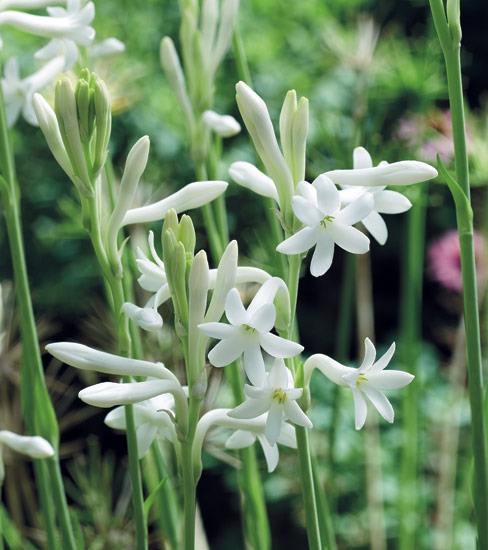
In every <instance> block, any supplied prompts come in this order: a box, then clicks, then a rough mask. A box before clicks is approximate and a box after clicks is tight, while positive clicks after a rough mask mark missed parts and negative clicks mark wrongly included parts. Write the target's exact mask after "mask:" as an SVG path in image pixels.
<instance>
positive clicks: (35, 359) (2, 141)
mask: <svg viewBox="0 0 488 550" xmlns="http://www.w3.org/2000/svg"><path fill="white" fill-rule="evenodd" d="M0 162H1V164H0V173H1V175H2V176H3V179H2V181H0V193H1V196H2V201H3V208H4V211H5V221H6V225H7V234H8V240H9V245H10V252H11V258H12V265H13V272H14V281H15V291H16V297H17V306H18V310H19V324H20V332H21V339H22V363H21V380H22V382H21V399H22V410H23V413H24V419H25V423H26V425H27V428H28V430H29V432H30V434H31V435H35V434H38V435H41V436H42V437H44V438H45V439H47V440H49V441H50V442H51V444H52V445H53V447H54V448H55V449H57V448H58V446H59V427H58V424H57V420H56V415H55V412H54V408H53V406H52V403H51V399H50V397H49V392H48V390H47V387H46V382H45V378H44V369H43V365H42V359H41V354H40V351H39V340H38V338H37V331H36V324H35V318H34V311H33V307H32V301H31V296H30V290H29V281H28V277H27V265H26V260H25V251H24V242H23V237H22V224H21V215H20V188H19V186H18V184H17V178H16V173H15V163H14V157H13V152H12V148H11V144H10V136H9V132H8V127H7V118H6V112H5V103H4V99H3V93H2V90H1V86H0ZM34 405H36V408H34ZM54 460H56V461H57V463H58V467H59V455H58V453H56V455H55V458H54ZM34 472H35V477H36V482H37V486H38V488H39V492H40V493H41V498H40V502H41V507H42V516H43V519H44V521H45V526H46V530H47V536H48V542H49V544H50V545H52V548H57V541H56V534H55V520H54V512H53V510H52V509H51V507H50V506H49V497H48V494H47V493H48V491H49V487H50V486H52V485H53V484H54V485H56V486H57V487H58V488H60V491H61V493H62V495H60V498H59V501H58V504H59V508H58V510H59V513H60V521H61V523H62V530H63V544H64V547H65V548H66V550H74V549H75V548H76V544H75V539H74V534H73V528H72V526H71V522H70V518H69V513H68V505H67V502H66V496H65V493H64V488H63V486H62V479H60V478H59V479H58V478H56V479H49V472H48V470H47V468H45V467H44V466H43V465H41V466H36V467H35V469H34ZM50 547H51V546H50Z"/></svg>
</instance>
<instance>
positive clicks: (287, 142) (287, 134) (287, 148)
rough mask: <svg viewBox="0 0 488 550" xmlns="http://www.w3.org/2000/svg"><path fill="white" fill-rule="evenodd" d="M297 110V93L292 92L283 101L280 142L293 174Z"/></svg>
mask: <svg viewBox="0 0 488 550" xmlns="http://www.w3.org/2000/svg"><path fill="white" fill-rule="evenodd" d="M296 110H297V93H296V92H295V90H290V91H289V92H288V93H287V94H286V97H285V101H283V107H282V108H281V113H280V140H281V148H282V149H283V156H284V157H285V160H286V164H288V168H289V169H290V170H291V171H292V172H293V137H292V129H293V118H294V117H295V113H296Z"/></svg>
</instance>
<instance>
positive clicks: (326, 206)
mask: <svg viewBox="0 0 488 550" xmlns="http://www.w3.org/2000/svg"><path fill="white" fill-rule="evenodd" d="M313 185H314V186H315V187H316V189H317V203H318V206H319V208H320V211H321V212H322V213H323V214H324V216H328V215H334V214H335V213H336V212H337V211H338V210H339V208H340V206H341V196H340V195H339V191H338V190H337V188H336V186H335V185H334V182H333V181H332V180H330V179H329V178H328V177H327V176H326V175H325V174H321V175H320V176H319V177H318V178H317V179H316V180H315V181H314V182H313Z"/></svg>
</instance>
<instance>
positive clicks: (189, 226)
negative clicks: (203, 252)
mask: <svg viewBox="0 0 488 550" xmlns="http://www.w3.org/2000/svg"><path fill="white" fill-rule="evenodd" d="M178 240H179V241H181V242H182V243H183V245H184V247H185V251H186V254H187V255H190V256H191V258H193V254H194V252H195V244H196V235H195V228H194V227H193V222H192V219H191V218H190V216H187V215H186V214H183V216H181V220H180V227H179V231H178Z"/></svg>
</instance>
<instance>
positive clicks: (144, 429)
mask: <svg viewBox="0 0 488 550" xmlns="http://www.w3.org/2000/svg"><path fill="white" fill-rule="evenodd" d="M157 433H158V427H157V426H154V425H153V424H149V423H147V422H146V423H145V424H142V425H141V426H139V427H138V428H137V430H136V437H137V454H138V456H139V459H141V458H142V457H143V456H144V455H145V454H146V453H147V451H149V447H150V446H151V443H152V442H153V441H154V438H155V437H156V434H157Z"/></svg>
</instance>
